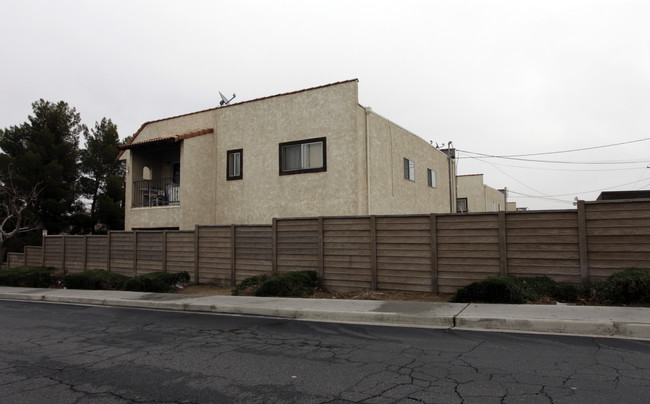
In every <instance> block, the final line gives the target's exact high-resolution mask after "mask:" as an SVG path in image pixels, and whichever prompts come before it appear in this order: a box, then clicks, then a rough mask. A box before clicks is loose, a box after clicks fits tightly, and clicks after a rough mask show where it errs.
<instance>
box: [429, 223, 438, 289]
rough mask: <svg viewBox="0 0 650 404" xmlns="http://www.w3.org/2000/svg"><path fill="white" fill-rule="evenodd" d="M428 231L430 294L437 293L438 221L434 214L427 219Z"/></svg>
mask: <svg viewBox="0 0 650 404" xmlns="http://www.w3.org/2000/svg"><path fill="white" fill-rule="evenodd" d="M429 231H430V234H431V293H436V294H437V293H438V288H439V285H438V221H437V218H436V214H435V213H432V214H431V215H430V218H429Z"/></svg>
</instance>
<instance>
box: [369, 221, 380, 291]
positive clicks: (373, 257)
mask: <svg viewBox="0 0 650 404" xmlns="http://www.w3.org/2000/svg"><path fill="white" fill-rule="evenodd" d="M370 270H371V271H372V279H371V281H370V286H371V288H372V290H377V284H378V283H379V282H378V281H379V280H378V279H377V278H378V276H377V272H378V271H377V216H375V215H372V216H370Z"/></svg>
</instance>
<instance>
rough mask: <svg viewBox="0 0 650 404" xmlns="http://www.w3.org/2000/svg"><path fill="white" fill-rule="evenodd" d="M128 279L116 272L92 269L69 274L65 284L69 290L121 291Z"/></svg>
mask: <svg viewBox="0 0 650 404" xmlns="http://www.w3.org/2000/svg"><path fill="white" fill-rule="evenodd" d="M128 279H129V277H128V276H124V275H120V274H116V273H115V272H108V271H105V270H103V269H91V270H89V271H85V272H77V273H73V274H67V275H66V276H65V280H64V283H63V284H64V285H65V287H66V288H69V289H87V290H120V289H122V286H123V285H124V282H126V281H127V280H128Z"/></svg>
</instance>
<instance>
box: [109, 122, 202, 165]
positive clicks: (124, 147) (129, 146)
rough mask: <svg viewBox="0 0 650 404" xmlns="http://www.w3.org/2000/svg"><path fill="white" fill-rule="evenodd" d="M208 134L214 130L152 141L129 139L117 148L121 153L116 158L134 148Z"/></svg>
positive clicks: (158, 138)
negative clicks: (129, 140)
mask: <svg viewBox="0 0 650 404" xmlns="http://www.w3.org/2000/svg"><path fill="white" fill-rule="evenodd" d="M208 133H214V128H207V129H201V130H197V131H195V132H189V133H184V134H182V135H176V136H168V137H157V138H154V139H149V140H143V141H142V142H133V139H131V142H129V143H127V144H123V145H121V146H118V149H120V150H122V151H121V152H120V154H119V155H118V156H117V158H120V157H121V156H122V154H123V153H124V150H128V149H134V148H136V147H139V146H144V145H148V144H156V143H174V142H178V141H181V140H184V139H189V138H192V137H197V136H202V135H207V134H208Z"/></svg>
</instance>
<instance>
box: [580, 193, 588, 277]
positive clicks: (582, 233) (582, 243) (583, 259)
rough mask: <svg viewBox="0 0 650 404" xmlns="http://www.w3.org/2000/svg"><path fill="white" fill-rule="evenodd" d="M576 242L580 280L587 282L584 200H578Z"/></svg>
mask: <svg viewBox="0 0 650 404" xmlns="http://www.w3.org/2000/svg"><path fill="white" fill-rule="evenodd" d="M578 244H579V246H580V247H579V248H580V282H582V284H583V285H585V284H587V283H588V282H589V254H588V252H587V215H586V211H585V201H578Z"/></svg>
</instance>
